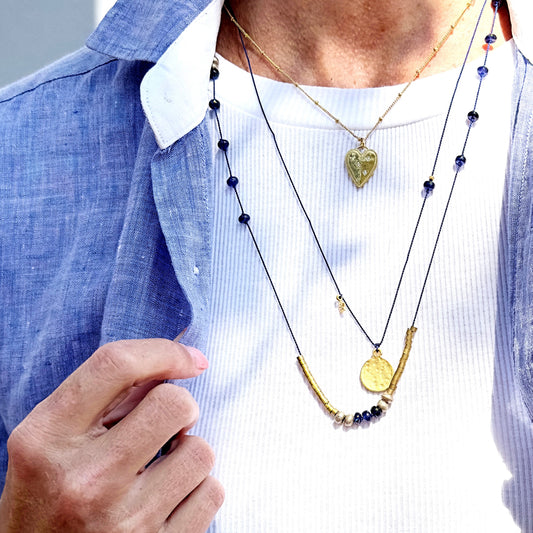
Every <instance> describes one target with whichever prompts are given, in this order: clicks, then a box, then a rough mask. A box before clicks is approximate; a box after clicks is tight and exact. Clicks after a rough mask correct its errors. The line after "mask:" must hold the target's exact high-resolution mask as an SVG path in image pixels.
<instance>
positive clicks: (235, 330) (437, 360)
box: [190, 43, 533, 533]
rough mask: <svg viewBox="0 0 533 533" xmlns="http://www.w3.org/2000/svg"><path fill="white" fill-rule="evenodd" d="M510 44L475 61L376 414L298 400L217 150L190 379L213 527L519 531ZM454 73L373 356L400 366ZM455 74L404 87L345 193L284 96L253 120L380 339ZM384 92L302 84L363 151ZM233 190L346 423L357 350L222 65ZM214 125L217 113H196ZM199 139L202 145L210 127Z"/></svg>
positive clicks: (269, 93)
mask: <svg viewBox="0 0 533 533" xmlns="http://www.w3.org/2000/svg"><path fill="white" fill-rule="evenodd" d="M513 46H514V45H513V44H512V43H507V44H506V45H504V46H502V47H500V48H498V49H496V50H495V51H494V52H493V53H492V54H491V55H490V56H489V63H488V66H489V70H490V73H489V76H488V77H487V78H486V80H485V81H484V82H483V87H482V90H481V95H480V99H479V103H478V106H477V109H478V112H479V114H480V119H479V121H478V122H477V124H476V125H475V127H474V128H473V130H472V132H471V135H470V138H469V141H468V145H467V149H466V158H467V164H466V167H465V168H464V170H463V171H462V172H461V173H460V176H459V179H458V183H457V187H456V191H455V194H454V197H453V200H452V203H451V206H450V211H449V214H448V218H447V220H446V223H445V227H444V231H443V234H442V238H441V242H440V244H439V248H438V251H437V255H436V258H435V264H434V267H433V269H432V271H431V275H430V278H429V282H428V286H427V289H426V293H425V296H424V299H423V302H422V305H421V308H420V313H419V317H418V319H417V323H416V325H417V327H418V332H417V334H416V335H415V338H414V342H413V348H412V352H411V359H410V360H409V363H408V365H407V368H406V371H405V374H404V376H403V378H402V380H401V381H400V385H399V388H398V392H397V394H396V396H395V400H394V403H393V405H392V407H391V409H390V410H389V411H388V413H387V414H386V416H384V417H383V418H382V419H380V420H379V421H377V423H371V424H366V425H363V426H361V427H359V428H352V429H349V430H345V429H343V428H341V427H337V426H335V425H334V424H333V422H332V420H331V418H329V416H328V415H326V414H325V412H324V411H323V409H322V408H321V406H320V404H319V402H318V401H317V400H316V399H315V397H314V396H313V394H312V392H311V391H310V389H309V388H308V386H307V384H306V382H305V380H304V379H303V377H302V375H301V372H300V371H299V368H298V366H297V363H296V355H297V353H296V351H295V348H294V345H293V343H292V341H291V338H290V336H289V334H288V332H287V328H286V325H285V323H284V322H283V320H282V316H281V313H280V311H279V308H278V306H277V304H276V301H275V299H274V296H273V294H272V290H271V288H270V286H269V283H268V280H267V278H266V276H265V273H264V271H263V268H262V266H261V264H260V261H259V259H258V256H257V254H256V252H255V250H254V248H253V246H252V242H251V239H250V237H249V235H248V232H247V230H246V227H245V226H244V225H241V224H239V222H238V221H237V218H238V216H239V214H240V211H239V208H238V205H237V202H236V199H235V197H234V194H233V191H232V190H231V189H230V188H229V187H228V186H227V185H226V179H227V177H228V175H227V169H226V165H225V162H224V160H223V154H222V153H221V152H219V151H218V150H217V153H216V154H215V160H216V165H215V174H216V180H215V190H214V197H215V209H214V217H213V224H214V237H215V238H214V257H213V273H214V274H213V284H212V294H211V313H212V319H211V324H212V327H211V331H210V336H209V343H208V349H207V356H208V358H209V359H210V369H209V370H208V371H207V372H206V373H205V375H203V376H202V377H201V378H199V379H198V380H195V381H194V382H192V383H191V384H190V387H191V390H192V392H193V394H194V395H195V397H196V399H197V401H198V403H199V404H200V409H201V417H200V420H199V422H198V425H197V427H196V429H195V431H196V433H199V434H201V435H202V436H204V437H205V438H206V439H207V440H208V441H209V442H210V444H211V445H212V446H213V447H214V449H215V452H216V454H217V466H216V469H215V475H216V476H217V477H218V478H219V479H220V480H221V481H222V483H223V484H224V486H225V489H226V502H225V504H224V506H223V508H222V509H221V510H220V512H219V514H218V516H217V519H216V521H215V523H214V524H213V526H212V531H216V532H222V533H241V532H246V533H248V532H253V533H259V532H265V533H266V532H268V533H277V532H290V533H299V532H302V533H303V532H305V533H324V532H339V533H340V532H352V531H356V532H365V533H374V532H389V531H390V532H432V533H436V532H442V533H449V532H454V533H456V532H468V533H472V532H511V531H520V530H521V528H522V530H523V531H533V515H532V513H533V511H532V504H531V502H532V501H533V489H532V481H531V479H532V478H533V434H532V429H531V423H530V421H529V420H528V418H527V415H526V412H525V409H524V408H523V406H522V403H521V400H520V397H519V392H518V390H517V388H516V385H515V382H514V379H513V368H512V354H511V346H510V332H509V323H508V316H509V315H508V309H507V307H506V305H507V304H506V296H505V295H506V293H507V286H506V276H507V268H506V263H505V260H506V254H507V227H506V225H505V219H504V217H503V214H504V213H505V168H506V162H507V147H508V143H509V136H510V122H511V120H510V112H511V110H510V104H509V102H510V95H511V84H512V75H513ZM480 64H481V61H475V62H473V63H472V64H471V65H469V66H468V67H467V69H466V71H465V74H464V76H463V81H462V83H461V85H460V89H459V92H458V95H457V99H456V103H455V105H454V110H453V111H452V115H451V118H450V121H449V128H448V131H447V134H446V137H445V139H444V143H443V147H442V151H441V157H440V160H439V164H438V166H437V170H436V172H435V183H436V188H435V191H434V194H433V195H432V197H431V198H430V200H429V202H428V205H427V207H426V210H425V212H424V215H423V218H422V222H421V227H420V232H419V235H418V238H417V240H416V242H415V246H414V248H413V252H412V257H411V260H410V263H409V266H408V268H407V271H406V274H405V280H404V282H403V284H402V288H401V292H400V295H399V298H398V302H397V305H396V310H395V312H394V314H393V316H392V320H391V322H390V326H389V330H388V333H387V336H386V338H385V342H384V343H383V345H382V351H383V355H384V356H385V357H386V358H387V359H388V360H389V361H390V362H391V363H392V364H393V366H394V367H395V366H396V364H397V363H398V360H399V357H400V355H401V352H402V349H403V339H404V335H405V331H406V329H407V327H409V326H410V324H411V320H412V317H413V313H414V310H415V306H416V302H417V300H418V296H419V294H420V289H421V285H422V282H423V278H424V275H425V270H426V267H427V264H428V260H429V257H430V254H431V250H432V246H433V243H434V241H435V237H436V232H437V230H438V224H439V222H440V218H441V215H442V211H443V209H444V205H445V202H446V199H447V195H448V191H449V189H450V186H451V183H452V179H453V175H454V170H453V163H454V159H455V156H456V155H458V154H460V153H461V149H462V144H463V142H464V138H465V133H466V129H467V127H466V114H467V112H468V111H470V110H471V109H472V107H473V102H474V98H475V91H476V89H477V82H478V78H477V74H476V67H477V66H479V65H480ZM457 73H458V71H453V72H448V73H445V74H438V75H434V76H430V77H428V78H424V79H422V80H419V81H417V82H416V83H414V84H413V86H412V87H411V88H410V89H409V90H408V91H407V93H406V94H405V95H404V97H403V98H402V99H401V101H400V102H399V103H398V104H397V106H396V107H395V108H394V109H393V110H392V111H391V113H390V114H389V115H388V116H387V118H386V120H385V121H384V123H383V125H382V127H380V128H379V129H378V130H377V131H376V132H375V133H374V134H373V135H372V136H371V137H370V139H369V140H368V143H367V145H368V146H369V147H370V148H373V149H374V150H376V152H377V153H378V156H379V166H378V170H377V171H376V173H375V175H374V176H373V177H372V178H371V180H370V181H369V182H368V184H367V185H366V186H365V187H364V188H363V189H361V190H357V189H356V188H355V187H354V186H353V185H352V183H351V181H350V180H349V178H348V177H347V174H346V170H345V168H344V154H345V153H346V151H347V150H348V149H349V148H351V147H353V146H354V140H353V139H352V138H351V137H350V136H349V135H348V134H347V133H346V132H344V131H343V130H341V129H340V128H339V127H338V126H336V125H335V124H334V123H332V122H331V120H330V119H328V118H326V117H325V116H324V115H323V114H322V113H321V112H320V111H319V110H318V109H316V108H315V107H314V106H313V105H312V104H310V102H309V101H307V100H306V99H305V98H304V97H302V96H301V94H300V93H299V92H298V91H297V90H295V88H294V87H293V86H291V85H289V84H285V83H280V82H276V81H272V80H269V79H265V78H257V82H258V87H259V91H260V94H261V98H262V101H263V104H264V107H265V110H266V112H267V114H268V116H269V119H270V121H271V123H272V127H273V128H274V130H275V133H276V135H277V138H278V142H279V144H280V147H281V150H282V152H283V156H284V157H285V160H286V162H287V165H288V167H289V169H290V171H291V173H292V177H293V179H294V181H295V183H296V186H297V189H298V192H299V193H300V195H301V197H302V199H303V202H304V204H305V206H306V208H307V210H308V212H309V214H310V217H311V219H312V220H313V223H314V226H315V229H316V231H317V234H318V236H319V239H320V242H321V244H322V245H323V247H324V250H325V252H326V254H327V256H328V259H329V261H330V263H331V266H332V268H333V270H334V272H335V275H336V277H337V281H338V282H339V284H340V286H341V289H342V291H343V293H344V295H345V296H346V298H347V300H348V301H349V303H350V305H351V307H352V309H353V310H354V312H355V314H356V315H357V317H358V318H359V319H360V321H361V323H362V324H363V326H364V327H365V328H366V329H367V331H368V332H369V334H370V336H371V337H372V338H373V339H375V340H379V338H380V337H381V334H382V332H383V327H384V325H385V320H386V317H387V313H388V311H389V308H390V305H391V302H392V297H393V294H394V290H395V287H396V284H397V282H398V278H399V275H400V271H401V267H402V264H403V261H404V258H405V255H406V252H407V247H408V243H409V240H410V239H411V235H412V231H413V228H414V224H415V221H416V217H417V216H418V212H419V209H420V205H421V202H422V197H421V191H422V184H423V182H424V181H425V180H426V179H427V178H428V176H429V174H430V172H431V167H432V163H433V159H434V157H435V151H436V146H437V144H438V140H439V136H440V133H441V129H442V124H443V120H444V116H445V113H446V110H447V107H448V104H449V101H450V96H451V93H452V89H453V86H454V84H455V81H456V78H457ZM400 88H401V86H400V87H384V88H377V89H356V90H346V89H333V88H316V87H311V88H309V92H310V93H311V94H312V95H313V96H314V97H315V98H317V99H318V100H319V101H320V102H321V103H322V104H323V105H324V106H325V107H326V108H328V109H329V110H330V111H331V112H333V113H334V114H335V115H337V116H338V117H340V118H341V120H342V121H343V122H344V123H345V124H347V125H348V126H350V127H352V128H354V129H355V130H356V131H357V132H358V133H359V134H361V133H364V132H365V130H368V129H369V128H371V127H372V126H373V125H374V123H375V121H376V120H377V118H378V116H379V115H380V114H382V113H383V111H384V110H385V108H386V107H387V106H388V105H389V104H390V102H391V101H392V99H393V98H394V96H395V95H396V94H397V92H398V90H399V89H400ZM216 92H217V98H218V99H219V100H220V102H221V109H220V114H219V116H220V121H221V124H222V129H223V134H224V137H225V138H226V139H228V140H229V141H230V143H231V144H230V149H229V150H228V157H229V160H230V163H231V166H232V169H233V174H234V175H235V176H237V177H238V178H239V180H240V181H239V189H238V190H239V193H240V195H241V199H242V202H243V205H244V208H245V211H246V212H247V213H249V214H250V216H251V222H250V225H251V227H252V228H253V230H254V232H255V235H256V237H257V240H258V242H259V245H260V247H261V251H262V252H263V254H264V258H265V261H266V263H267V265H268V268H269V271H270V273H271V275H272V278H273V281H274V283H275V285H276V288H277V289H278V291H279V296H280V298H281V301H282V303H283V305H284V308H285V310H286V312H287V315H288V317H289V320H290V322H291V325H292V327H293V329H294V333H295V335H296V337H297V339H298V342H299V344H300V347H301V349H302V352H303V353H304V356H305V357H306V360H307V362H308V364H309V366H310V368H311V371H312V372H313V373H314V375H315V378H316V379H317V381H318V383H319V385H320V386H321V387H322V389H323V391H324V392H325V394H326V396H328V398H329V399H330V401H331V402H332V403H333V405H335V406H336V407H338V408H339V409H341V410H343V411H345V412H350V411H351V412H355V411H359V412H360V411H362V410H364V409H369V408H370V407H371V406H372V405H375V404H376V402H377V401H378V400H379V396H377V397H376V396H374V395H371V394H369V393H368V392H366V391H365V390H363V389H362V387H361V385H360V382H359V372H360V368H361V366H362V364H363V363H364V362H365V361H366V360H367V359H368V358H369V357H370V356H371V354H372V346H371V345H370V343H369V342H368V341H367V340H366V339H365V337H364V335H363V334H362V333H361V331H360V330H359V329H358V328H357V327H356V326H355V325H354V323H353V321H352V319H351V318H350V317H349V316H348V314H347V313H346V314H345V315H344V316H343V317H340V316H339V313H338V311H337V308H336V306H335V296H336V292H335V289H334V287H333V285H332V283H331V281H330V278H329V276H328V273H327V271H326V269H325V267H324V264H323V262H322V260H321V258H320V255H319V254H318V252H317V249H316V245H315V243H314V241H313V239H312V237H311V233H310V231H309V228H308V226H307V223H306V221H305V219H304V217H303V216H302V213H301V211H300V208H299V207H298V205H297V203H296V201H295V198H294V195H293V193H292V192H291V189H290V187H289V185H288V181H287V178H286V175H285V174H284V171H283V168H282V166H281V164H280V161H279V158H278V156H277V154H276V152H275V150H274V145H273V142H272V139H271V137H270V135H269V133H268V131H267V128H266V126H265V123H264V120H263V118H262V117H261V115H260V112H259V107H258V104H257V101H256V98H255V95H254V93H253V89H252V84H251V80H250V76H249V74H247V73H246V72H244V71H242V70H240V69H239V68H237V67H235V66H234V65H232V64H230V63H229V62H227V61H225V60H224V59H221V64H220V77H219V79H218V81H217V84H216ZM212 118H213V117H212ZM212 135H213V137H214V139H215V140H218V132H217V129H216V124H215V120H214V119H213V120H212Z"/></svg>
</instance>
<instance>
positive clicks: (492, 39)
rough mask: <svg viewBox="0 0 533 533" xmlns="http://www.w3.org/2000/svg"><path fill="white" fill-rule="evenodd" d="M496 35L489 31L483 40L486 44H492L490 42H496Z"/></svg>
mask: <svg viewBox="0 0 533 533" xmlns="http://www.w3.org/2000/svg"><path fill="white" fill-rule="evenodd" d="M497 38H498V37H497V36H496V35H494V33H489V34H488V35H487V36H486V37H485V42H486V43H487V44H492V43H495V42H496V39H497Z"/></svg>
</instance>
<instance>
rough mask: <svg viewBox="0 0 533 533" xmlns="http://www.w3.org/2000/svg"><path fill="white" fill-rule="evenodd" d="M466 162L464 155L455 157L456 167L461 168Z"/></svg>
mask: <svg viewBox="0 0 533 533" xmlns="http://www.w3.org/2000/svg"><path fill="white" fill-rule="evenodd" d="M465 163H466V157H465V156H464V155H458V156H457V157H456V158H455V164H456V165H457V168H463V167H464V166H465Z"/></svg>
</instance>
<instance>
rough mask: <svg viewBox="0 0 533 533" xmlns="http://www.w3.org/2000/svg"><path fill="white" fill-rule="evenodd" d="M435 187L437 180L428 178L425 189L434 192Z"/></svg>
mask: <svg viewBox="0 0 533 533" xmlns="http://www.w3.org/2000/svg"><path fill="white" fill-rule="evenodd" d="M434 188H435V182H434V181H432V180H427V181H425V182H424V189H425V191H426V192H427V193H430V192H433V189H434Z"/></svg>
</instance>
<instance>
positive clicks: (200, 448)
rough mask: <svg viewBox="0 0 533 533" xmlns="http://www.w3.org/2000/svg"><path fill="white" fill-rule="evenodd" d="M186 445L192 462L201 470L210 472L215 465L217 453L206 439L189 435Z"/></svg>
mask: <svg viewBox="0 0 533 533" xmlns="http://www.w3.org/2000/svg"><path fill="white" fill-rule="evenodd" d="M185 445H186V447H187V449H186V452H187V454H188V456H189V459H190V461H191V463H193V464H194V465H195V466H196V467H197V469H198V470H199V471H201V472H203V473H205V474H207V473H209V472H210V471H211V470H212V469H213V466H215V453H214V451H213V449H212V448H211V446H209V444H207V442H206V441H205V440H204V439H202V438H201V437H196V436H188V437H187V439H186V441H185Z"/></svg>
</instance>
